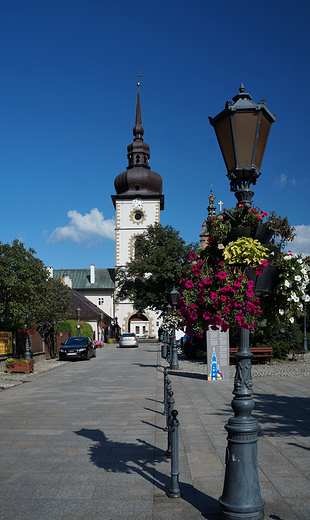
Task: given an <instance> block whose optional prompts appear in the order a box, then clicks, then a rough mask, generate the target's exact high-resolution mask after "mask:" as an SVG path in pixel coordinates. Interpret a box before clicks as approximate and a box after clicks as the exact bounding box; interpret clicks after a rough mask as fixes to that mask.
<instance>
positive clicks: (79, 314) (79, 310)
mask: <svg viewBox="0 0 310 520" xmlns="http://www.w3.org/2000/svg"><path fill="white" fill-rule="evenodd" d="M75 312H76V314H77V318H78V324H77V326H76V327H77V329H78V331H79V336H80V335H81V325H80V320H81V309H80V307H77V308H76V309H75Z"/></svg>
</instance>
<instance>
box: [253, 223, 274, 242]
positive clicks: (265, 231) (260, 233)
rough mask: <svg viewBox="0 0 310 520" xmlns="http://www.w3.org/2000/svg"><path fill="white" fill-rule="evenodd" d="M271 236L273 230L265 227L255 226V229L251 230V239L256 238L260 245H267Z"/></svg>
mask: <svg viewBox="0 0 310 520" xmlns="http://www.w3.org/2000/svg"><path fill="white" fill-rule="evenodd" d="M273 235H274V231H273V229H270V228H267V227H265V226H257V227H256V228H253V234H252V238H256V240H258V241H259V242H260V243H261V244H268V242H269V240H271V238H272V237H273Z"/></svg>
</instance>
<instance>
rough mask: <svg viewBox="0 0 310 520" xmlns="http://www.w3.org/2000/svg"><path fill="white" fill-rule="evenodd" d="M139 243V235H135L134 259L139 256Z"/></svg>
mask: <svg viewBox="0 0 310 520" xmlns="http://www.w3.org/2000/svg"><path fill="white" fill-rule="evenodd" d="M140 245H141V237H136V239H135V260H139V258H141V256H142V255H141V251H139V246H140Z"/></svg>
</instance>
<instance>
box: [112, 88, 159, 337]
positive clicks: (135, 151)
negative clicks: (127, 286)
mask: <svg viewBox="0 0 310 520" xmlns="http://www.w3.org/2000/svg"><path fill="white" fill-rule="evenodd" d="M137 87H138V92H137V104H136V119H135V126H134V127H133V136H134V139H133V142H132V143H131V144H129V145H128V146H127V158H128V166H127V168H126V171H125V172H123V173H120V174H119V175H117V177H116V178H115V181H114V186H115V191H116V195H112V201H113V204H114V208H115V211H116V218H115V267H116V268H118V267H122V266H124V265H125V264H126V263H127V262H130V261H131V260H134V258H135V255H136V246H137V243H138V240H139V235H141V233H144V232H145V231H146V229H147V227H148V226H150V225H151V224H155V222H156V223H160V211H161V210H163V209H164V195H163V193H162V191H163V182H162V178H161V176H160V175H159V174H158V173H156V172H153V171H152V170H151V168H150V165H149V163H150V147H149V145H148V144H146V143H145V142H144V140H143V134H144V128H143V126H142V115H141V102H140V83H139V82H138V83H137ZM115 290H116V295H115V302H116V303H115V315H116V316H117V318H118V324H119V326H120V327H121V331H122V332H134V333H136V334H137V335H138V336H142V335H144V334H150V335H154V336H156V335H157V333H158V328H159V326H160V322H159V318H158V314H157V313H156V312H154V311H151V310H146V311H145V313H144V314H143V315H142V316H141V315H138V314H137V313H136V311H135V309H134V308H133V305H132V303H131V302H129V301H124V302H118V301H117V287H116V288H115Z"/></svg>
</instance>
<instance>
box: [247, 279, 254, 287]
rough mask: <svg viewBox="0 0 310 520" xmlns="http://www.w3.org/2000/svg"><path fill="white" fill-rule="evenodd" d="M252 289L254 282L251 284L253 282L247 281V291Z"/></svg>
mask: <svg viewBox="0 0 310 520" xmlns="http://www.w3.org/2000/svg"><path fill="white" fill-rule="evenodd" d="M253 287H254V282H253V280H249V281H248V289H253Z"/></svg>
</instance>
